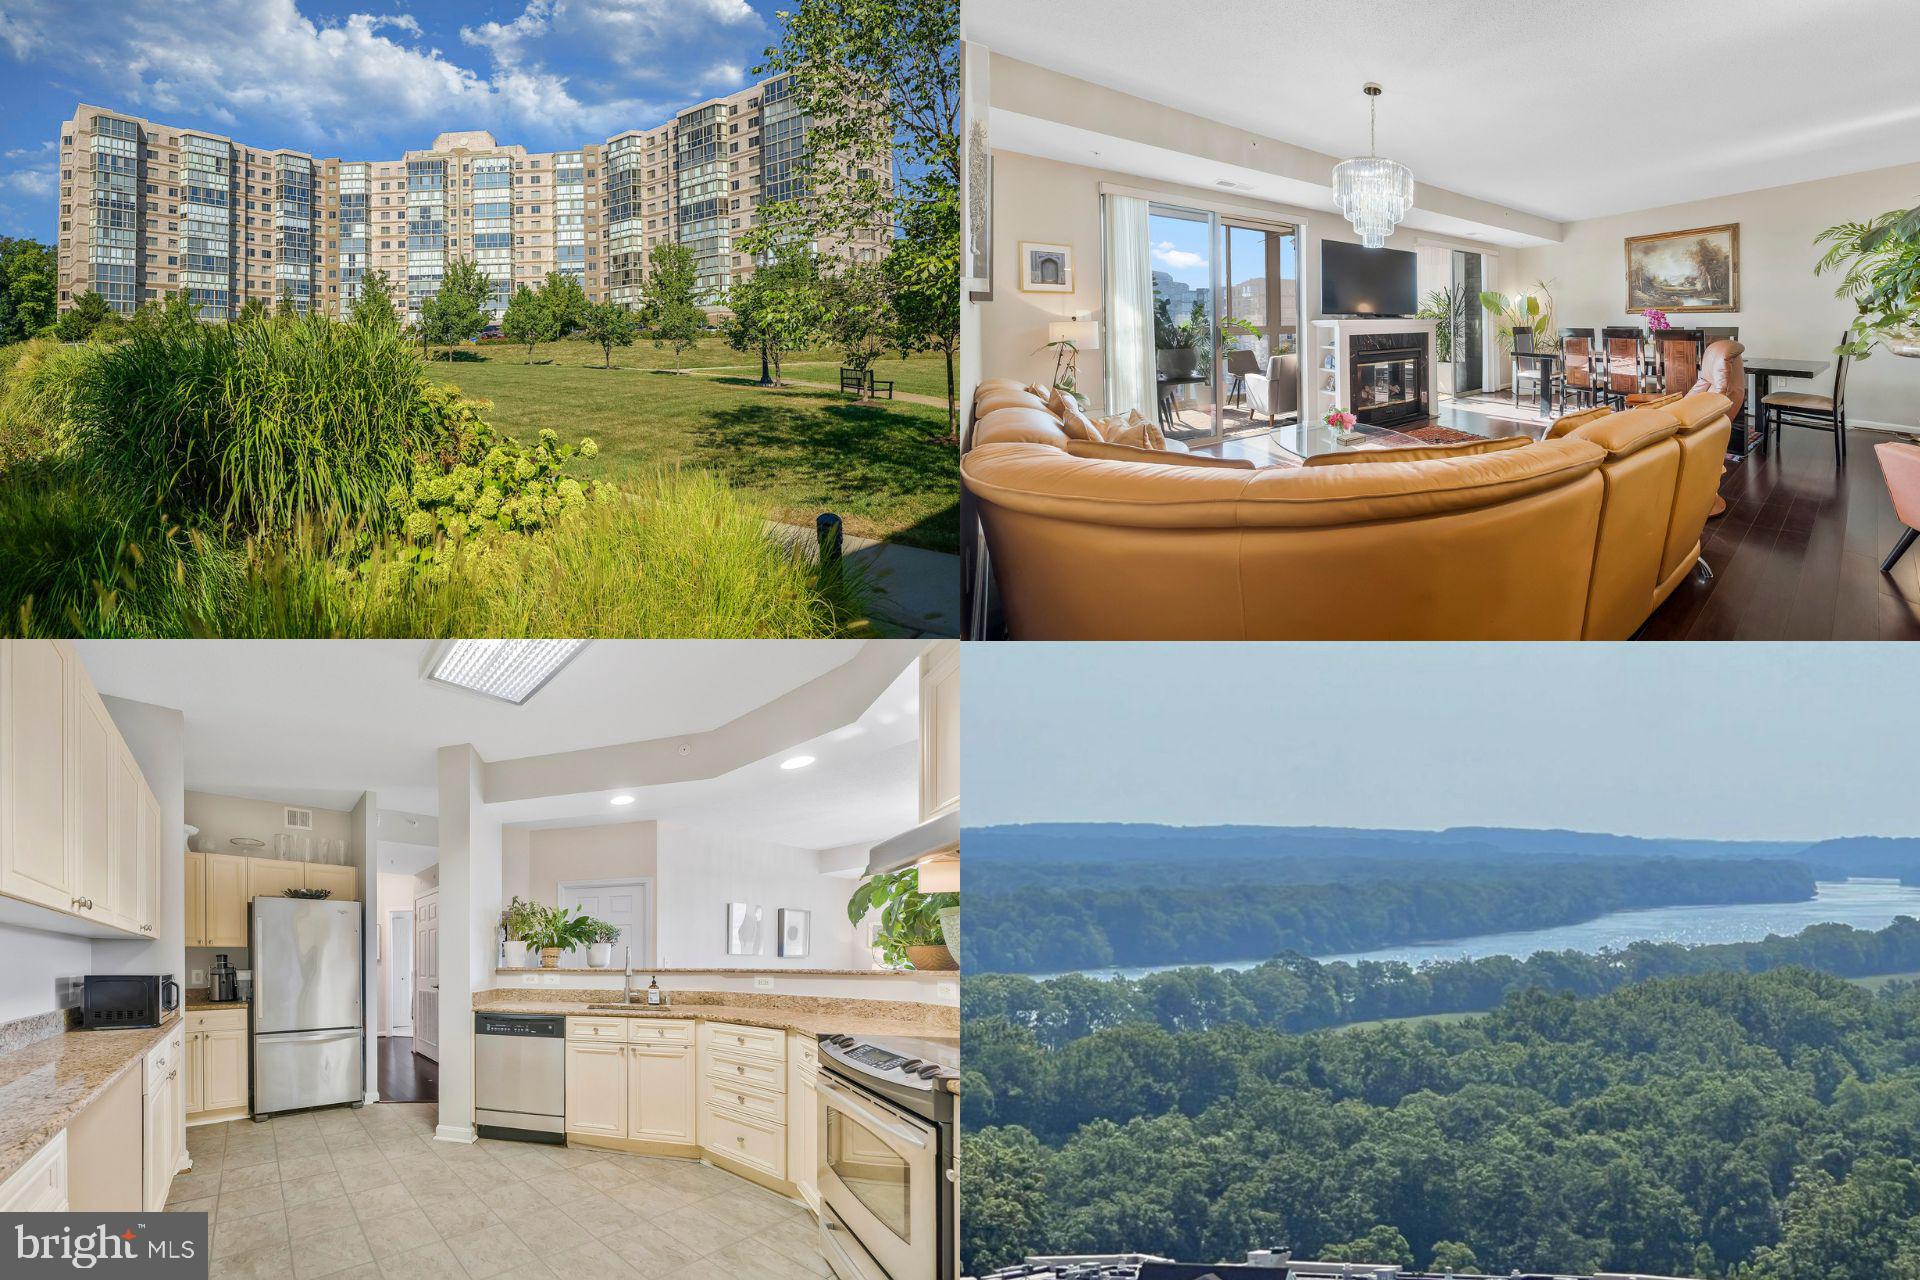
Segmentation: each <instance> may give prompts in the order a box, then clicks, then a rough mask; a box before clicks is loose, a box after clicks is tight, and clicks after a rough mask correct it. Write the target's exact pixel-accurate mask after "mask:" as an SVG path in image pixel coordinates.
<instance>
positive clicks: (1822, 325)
mask: <svg viewBox="0 0 1920 1280" xmlns="http://www.w3.org/2000/svg"><path fill="white" fill-rule="evenodd" d="M1916 200H1920V165H1902V166H1899V167H1897V168H1892V169H1876V170H1873V171H1871V172H1868V173H1856V174H1850V175H1848V176H1846V177H1842V178H1829V179H1826V180H1824V181H1820V182H1802V183H1796V184H1794V185H1793V186H1787V187H1773V188H1770V189H1768V190H1765V191H1749V192H1746V193H1744V194H1741V195H1732V196H1722V197H1720V198H1718V199H1714V200H1700V201H1695V202H1694V203H1691V204H1681V205H1670V206H1668V207H1666V208H1661V209H1649V210H1645V211H1642V212H1639V213H1627V214H1620V215H1618V216H1615V217H1610V218H1593V219H1589V220H1586V221H1583V222H1570V223H1568V224H1566V228H1565V239H1564V240H1563V241H1562V242H1561V243H1559V244H1556V245H1552V246H1549V247H1546V248H1536V249H1524V250H1519V251H1517V253H1518V257H1517V260H1516V262H1515V273H1514V274H1512V275H1510V276H1509V277H1508V280H1507V283H1508V285H1509V287H1512V286H1513V285H1515V284H1516V283H1518V282H1521V281H1524V282H1526V283H1528V284H1531V283H1532V282H1534V281H1536V280H1544V281H1546V283H1547V285H1548V287H1549V288H1550V289H1551V290H1552V292H1553V298H1554V305H1555V310H1556V313H1557V315H1558V317H1559V319H1560V320H1561V321H1562V322H1564V323H1567V324H1572V325H1576V326H1586V325H1595V326H1598V325H1608V324H1637V323H1639V322H1640V321H1639V317H1638V315H1636V314H1632V313H1629V312H1628V311H1627V310H1626V292H1627V284H1626V274H1627V267H1626V245H1625V239H1626V237H1628V236H1634V235H1649V234H1654V233H1658V232H1662V231H1680V230H1685V229H1687V228H1690V227H1711V226H1719V225H1721V224H1723V223H1728V222H1737V223H1739V224H1740V310H1738V311H1736V312H1732V313H1725V312H1704V313H1692V314H1687V315H1684V316H1675V317H1674V319H1675V322H1676V323H1683V324H1688V323H1697V324H1701V325H1708V326H1712V325H1738V326H1739V328H1740V341H1741V342H1742V343H1743V344H1745V346H1746V348H1747V351H1748V352H1749V353H1750V354H1753V355H1762V356H1774V357H1790V358H1797V359H1813V360H1831V359H1832V352H1833V347H1834V344H1835V343H1836V342H1838V341H1839V338H1840V333H1841V331H1842V330H1843V329H1845V328H1846V326H1847V324H1848V322H1849V321H1850V320H1851V319H1852V317H1853V305H1852V304H1851V303H1849V302H1846V301H1843V300H1841V299H1839V298H1836V297H1834V296H1833V290H1834V284H1835V281H1834V279H1833V277H1831V276H1816V275H1814V273H1813V266H1814V263H1815V262H1817V261H1818V260H1819V258H1820V254H1821V249H1820V248H1819V247H1817V246H1816V245H1815V244H1814V242H1813V238H1814V236H1816V235H1817V234H1819V233H1820V232H1821V231H1822V230H1824V229H1825V228H1827V227H1829V226H1832V225H1834V224H1835V223H1840V222H1849V221H1856V220H1863V219H1866V218H1869V217H1872V216H1874V215H1875V214H1880V213H1885V212H1886V211H1887V210H1889V209H1904V208H1909V207H1911V206H1912V205H1913V204H1914V202H1915V201H1916ZM1831 380H1832V371H1831V370H1829V371H1828V372H1827V373H1826V374H1824V375H1822V376H1820V377H1817V378H1814V379H1812V380H1811V381H1809V382H1795V383H1782V384H1778V385H1779V386H1780V387H1781V388H1782V389H1787V390H1798V391H1815V392H1818V393H1820V394H1822V395H1824V394H1826V393H1827V392H1828V391H1829V390H1830V389H1831V385H1832V383H1831ZM1847 409H1848V414H1847V416H1848V419H1849V420H1850V421H1851V422H1853V423H1854V424H1855V425H1864V424H1871V423H1882V424H1894V425H1898V426H1902V427H1912V426H1914V425H1915V424H1916V423H1920V361H1913V360H1902V359H1899V358H1898V357H1895V356H1890V355H1887V354H1886V353H1885V352H1884V351H1883V352H1879V353H1876V354H1875V355H1874V356H1873V358H1872V359H1870V360H1867V361H1864V362H1859V363H1856V364H1855V366H1854V369H1853V371H1852V372H1851V374H1850V375H1849V377H1848V381H1847Z"/></svg>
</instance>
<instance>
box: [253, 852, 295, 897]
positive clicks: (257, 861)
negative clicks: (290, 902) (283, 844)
mask: <svg viewBox="0 0 1920 1280" xmlns="http://www.w3.org/2000/svg"><path fill="white" fill-rule="evenodd" d="M246 863H247V901H248V902H252V901H253V900H254V899H255V898H259V897H268V898H279V897H283V896H285V894H286V892H287V890H289V889H304V888H306V887H307V877H306V872H305V871H304V870H303V868H304V867H305V866H306V864H305V863H304V862H282V861H280V860H279V859H278V858H248V859H246Z"/></svg>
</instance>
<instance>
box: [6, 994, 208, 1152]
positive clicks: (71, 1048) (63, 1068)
mask: <svg viewBox="0 0 1920 1280" xmlns="http://www.w3.org/2000/svg"><path fill="white" fill-rule="evenodd" d="M179 1020H180V1015H179V1014H178V1013H169V1014H167V1015H166V1017H165V1018H164V1019H162V1020H161V1023H160V1025H159V1026H157V1027H140V1028H137V1029H134V1030H128V1031H68V1032H66V1033H64V1034H62V1035H56V1036H48V1037H47V1038H46V1039H44V1040H39V1041H36V1042H34V1043H33V1044H30V1045H28V1046H26V1047H25V1048H23V1049H15V1050H14V1051H13V1052H11V1053H7V1054H0V1181H4V1180H5V1179H7V1178H10V1177H12V1176H13V1174H14V1171H15V1170H17V1169H18V1168H19V1167H20V1166H21V1165H23V1164H25V1163H26V1162H27V1160H28V1158H29V1157H31V1156H32V1155H33V1153H34V1152H36V1151H38V1150H39V1149H40V1148H41V1147H44V1146H45V1145H46V1144H47V1141H48V1140H49V1139H50V1138H52V1137H53V1135H54V1134H56V1133H58V1132H60V1130H62V1129H64V1128H66V1127H67V1126H68V1125H70V1124H72V1123H73V1121H74V1117H76V1116H78V1115H79V1114H80V1113H81V1112H82V1111H85V1110H86V1109H87V1108H88V1107H89V1106H90V1105H92V1103H93V1101H94V1099H96V1098H98V1097H99V1096H100V1095H101V1094H102V1093H103V1092H105V1091H106V1088H107V1086H108V1085H110V1084H112V1083H113V1082H114V1081H116V1080H118V1079H119V1078H120V1077H121V1075H122V1074H123V1073H125V1072H126V1071H127V1069H128V1068H130V1067H135V1066H137V1065H138V1064H139V1063H140V1060H141V1059H142V1058H143V1057H144V1056H145V1055H146V1052H147V1050H149V1049H151V1048H153V1046H154V1045H156V1044H158V1043H160V1041H161V1040H163V1039H164V1038H165V1037H166V1035H167V1033H168V1032H170V1031H172V1030H173V1028H174V1025H175V1024H176V1023H177V1022H179Z"/></svg>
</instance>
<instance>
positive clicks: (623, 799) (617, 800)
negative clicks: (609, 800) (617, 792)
mask: <svg viewBox="0 0 1920 1280" xmlns="http://www.w3.org/2000/svg"><path fill="white" fill-rule="evenodd" d="M613 803H614V804H632V803H633V797H632V796H615V797H614V798H613Z"/></svg>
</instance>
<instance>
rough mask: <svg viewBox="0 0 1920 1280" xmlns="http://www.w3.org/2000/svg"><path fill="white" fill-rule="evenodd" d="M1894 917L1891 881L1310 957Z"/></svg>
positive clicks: (1431, 953) (1878, 925)
mask: <svg viewBox="0 0 1920 1280" xmlns="http://www.w3.org/2000/svg"><path fill="white" fill-rule="evenodd" d="M1896 916H1920V888H1908V887H1906V886H1903V885H1901V884H1899V883H1897V882H1895V881H1892V880H1842V881H1822V882H1820V883H1818V884H1816V885H1815V886H1814V896H1813V897H1812V899H1810V900H1809V901H1806V902H1742V903H1735V904H1732V905H1729V906H1719V907H1653V908H1649V909H1647V910H1642V911H1616V912H1614V913H1612V914H1611V915H1604V916H1597V917H1595V918H1594V919H1592V920H1587V921H1583V922H1582V923H1580V924H1567V925H1559V926H1557V927H1555V928H1552V929H1528V930H1525V931H1523V932H1519V933H1488V934H1481V935H1479V936H1478V937H1473V938H1455V939H1453V940H1451V941H1448V942H1422V943H1412V944H1409V945H1407V946H1399V947H1382V948H1380V949H1379V950H1377V951H1354V952H1348V953H1346V954H1344V955H1325V956H1316V957H1315V959H1318V960H1328V961H1331V960H1346V961H1360V960H1403V961H1405V962H1406V963H1408V964H1413V965H1418V964H1421V963H1424V962H1425V961H1428V960H1461V959H1467V958H1477V957H1480V956H1522V957H1525V956H1530V955H1532V954H1533V953H1534V952H1536V951H1585V952H1596V951H1600V950H1602V949H1604V948H1607V947H1613V948H1616V949H1617V948H1620V947H1624V946H1626V945H1627V944H1628V943H1631V942H1641V941H1647V942H1678V943H1682V944H1685V945H1687V946H1698V945H1700V944H1701V943H1708V942H1757V941H1759V940H1760V939H1762V938H1764V937H1766V936H1767V935H1768V934H1774V933H1780V934H1792V933H1798V932H1800V930H1802V929H1804V928H1806V927H1807V926H1808V925H1810V924H1821V923H1825V922H1837V923H1840V924H1850V925H1852V926H1854V927H1855V928H1857V929H1883V928H1885V927H1886V926H1887V925H1890V924H1892V923H1893V921H1894V917H1896ZM1259 963H1261V961H1260V960H1234V961H1228V962H1224V963H1219V964H1213V965H1206V966H1198V967H1205V968H1213V969H1251V968H1253V967H1254V966H1255V965H1257V964H1259ZM1193 967H1196V966H1192V965H1177V964H1165V965H1153V966H1150V967H1147V968H1140V969H1101V970H1088V971H1087V972H1088V974H1089V976H1091V977H1096V978H1138V977H1142V976H1144V975H1146V974H1149V973H1159V972H1162V971H1163V970H1167V969H1181V968H1193Z"/></svg>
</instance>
